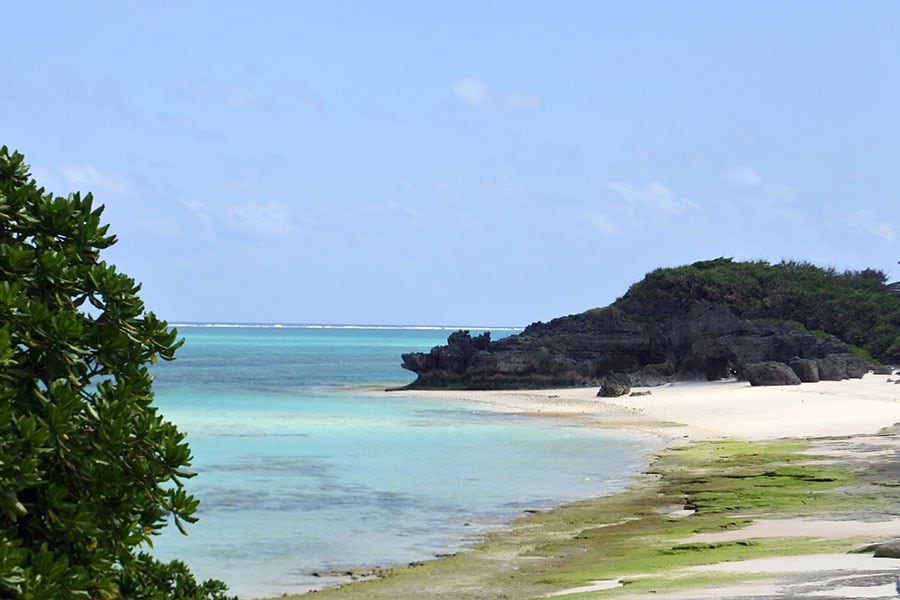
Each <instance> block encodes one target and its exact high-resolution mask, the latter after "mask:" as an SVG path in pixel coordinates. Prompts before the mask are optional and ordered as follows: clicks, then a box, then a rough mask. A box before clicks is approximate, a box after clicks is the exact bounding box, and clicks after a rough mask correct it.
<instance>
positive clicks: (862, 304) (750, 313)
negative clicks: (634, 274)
mask: <svg viewBox="0 0 900 600" xmlns="http://www.w3.org/2000/svg"><path fill="white" fill-rule="evenodd" d="M886 281H887V276H886V275H885V274H884V273H883V272H882V271H877V270H873V269H865V270H863V271H844V272H838V271H836V270H834V269H831V268H828V269H824V268H821V267H817V266H815V265H812V264H809V263H800V262H793V261H791V262H781V263H778V264H774V265H773V264H769V263H768V262H765V261H758V262H735V261H734V260H732V259H730V258H717V259H714V260H708V261H702V262H696V263H693V264H691V265H686V266H682V267H675V268H665V269H657V270H655V271H653V272H651V273H649V274H647V276H646V277H644V279H643V280H642V281H640V282H638V283H636V284H634V285H632V286H631V288H630V289H629V290H628V292H627V293H626V294H625V296H623V297H622V298H620V299H619V300H617V301H616V305H617V306H625V305H629V304H630V305H632V306H634V305H635V304H638V305H644V306H647V307H654V308H657V309H658V308H659V307H664V306H668V305H671V306H675V305H683V304H688V303H691V302H694V301H697V300H708V301H710V302H716V303H721V304H725V305H726V306H728V307H729V308H730V309H731V310H732V311H734V312H735V313H736V314H738V315H739V316H742V317H745V318H749V319H778V320H780V321H786V322H790V321H793V322H797V323H799V324H801V325H802V326H803V327H805V328H806V329H809V330H814V331H815V330H820V331H825V332H827V333H829V334H831V335H834V336H836V337H838V338H840V339H841V340H843V341H844V342H847V343H848V344H853V345H854V346H858V347H860V348H863V349H864V350H866V351H867V352H868V353H869V354H871V355H872V356H873V357H874V358H876V359H878V360H880V361H884V362H900V293H896V292H892V291H890V290H889V289H888V287H887V286H886V285H885V284H886Z"/></svg>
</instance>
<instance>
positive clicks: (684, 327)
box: [402, 259, 900, 395]
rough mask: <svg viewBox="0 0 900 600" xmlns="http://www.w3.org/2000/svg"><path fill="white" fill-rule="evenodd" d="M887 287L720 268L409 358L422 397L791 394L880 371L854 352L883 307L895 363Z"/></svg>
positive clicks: (798, 270)
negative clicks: (670, 387)
mask: <svg viewBox="0 0 900 600" xmlns="http://www.w3.org/2000/svg"><path fill="white" fill-rule="evenodd" d="M884 280H885V278H884V275H883V274H881V273H878V272H874V271H865V272H862V273H835V272H833V271H827V270H822V269H818V268H817V267H813V266H811V265H797V264H793V263H782V264H780V265H774V266H773V265H768V264H767V263H736V262H733V261H731V260H730V259H716V260H714V261H706V262H702V263H695V264H693V265H689V266H687V267H679V268H678V269H661V270H658V271H655V272H653V273H651V274H649V275H648V276H647V278H645V279H644V280H643V281H641V282H640V283H638V284H635V285H634V286H632V287H631V288H630V289H629V291H628V293H627V294H625V295H624V296H623V297H622V298H620V299H619V300H617V301H616V302H615V303H613V304H612V305H610V306H608V307H606V308H600V309H593V310H589V311H587V312H584V313H580V314H576V315H570V316H566V317H561V318H557V319H553V320H552V321H550V322H548V323H542V322H537V323H534V324H532V325H529V326H528V327H527V328H525V330H524V331H522V333H520V334H518V335H513V336H509V337H506V338H503V339H499V340H492V339H491V337H490V333H484V334H482V335H478V336H474V337H473V336H472V335H470V333H469V332H468V331H457V332H455V333H453V334H451V335H450V337H449V338H448V340H447V345H446V346H438V347H435V348H433V349H432V350H431V351H430V352H428V353H422V352H415V353H409V354H404V355H403V364H402V366H403V368H405V369H408V370H410V371H413V372H415V373H416V374H417V375H418V378H417V379H416V380H415V382H413V383H412V384H411V385H410V387H412V388H422V389H428V388H451V389H485V390H490V389H528V388H531V389H538V388H556V387H582V386H596V385H603V384H604V382H608V383H609V385H608V386H607V388H609V392H608V394H607V395H619V394H621V393H627V390H628V388H629V387H645V386H656V385H661V384H664V383H667V382H670V381H674V380H718V379H724V378H729V377H734V376H737V377H739V378H744V379H747V380H748V381H750V383H751V384H753V385H785V384H797V383H800V382H814V381H819V380H841V379H847V378H858V377H862V375H863V374H864V373H866V372H867V371H868V370H869V368H870V363H873V362H877V360H876V359H875V358H873V357H872V355H871V354H870V353H869V350H868V349H867V348H865V347H864V348H862V349H860V348H859V347H856V346H851V345H850V344H851V343H855V344H860V340H859V339H857V338H858V337H859V336H857V335H856V330H855V329H854V327H855V323H854V320H855V319H856V320H858V319H864V320H868V321H872V320H873V318H874V317H875V316H876V315H873V314H871V302H872V298H873V297H875V298H876V300H877V302H878V303H880V304H876V306H881V307H882V308H883V309H884V310H883V311H882V312H885V311H887V312H888V315H887V317H885V318H884V319H882V320H884V321H885V323H886V324H887V326H890V327H893V328H894V329H893V330H889V331H888V333H887V337H886V338H885V339H887V343H882V346H885V347H886V348H887V350H886V353H887V354H888V355H889V356H890V355H891V353H892V352H896V348H897V347H898V342H900V337H898V336H897V335H896V334H897V329H898V328H900V320H898V319H897V315H900V310H897V307H898V306H900V303H898V302H897V300H898V295H897V294H895V293H892V292H890V291H888V290H887V286H885V281H884ZM854 303H855V304H854ZM882 329H884V327H882ZM879 331H880V330H879ZM833 332H838V333H841V334H843V335H842V336H841V337H838V335H834V334H833ZM855 336H856V337H855ZM842 338H844V339H842ZM847 338H849V340H848V339H847ZM848 341H849V342H850V343H848ZM891 343H893V346H891ZM877 349H878V348H876V350H877Z"/></svg>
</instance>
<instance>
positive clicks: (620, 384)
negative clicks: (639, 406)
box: [597, 373, 631, 398]
mask: <svg viewBox="0 0 900 600" xmlns="http://www.w3.org/2000/svg"><path fill="white" fill-rule="evenodd" d="M629 392H631V378H630V377H629V376H628V375H626V374H625V373H610V374H609V375H607V376H606V377H605V378H604V379H603V384H602V385H601V386H600V391H599V392H597V396H598V397H602V398H618V397H619V396H625V395H627V394H628V393H629Z"/></svg>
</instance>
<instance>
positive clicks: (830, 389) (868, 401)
mask: <svg viewBox="0 0 900 600" xmlns="http://www.w3.org/2000/svg"><path fill="white" fill-rule="evenodd" d="M887 379H888V376H886V375H872V374H868V375H866V376H865V377H863V378H862V379H853V380H846V381H821V382H819V383H804V384H802V385H795V386H773V387H752V386H751V385H750V384H749V383H747V382H745V381H735V380H730V381H714V382H677V383H675V384H669V385H665V386H660V387H655V388H643V390H642V391H645V390H649V391H650V392H651V394H650V395H649V396H622V397H619V398H597V397H596V393H597V388H575V389H555V390H516V391H426V390H405V391H401V392H392V393H400V394H402V395H408V396H414V397H417V398H435V399H447V400H457V401H466V402H475V403H479V404H481V405H483V406H486V407H489V408H491V409H492V410H500V411H506V412H515V413H521V414H536V415H545V416H555V417H561V416H565V417H577V418H581V419H585V420H587V421H590V422H592V423H595V424H597V425H600V426H607V427H611V428H640V429H644V430H648V431H653V432H656V433H658V434H660V435H662V436H664V437H667V438H670V439H677V438H682V437H685V436H687V437H690V438H695V439H711V438H722V437H733V438H740V439H747V440H764V439H775V438H782V437H824V436H842V435H854V434H861V433H876V432H878V431H879V430H880V429H881V428H882V427H885V426H888V425H892V424H894V423H897V422H900V385H895V384H893V383H888V382H887Z"/></svg>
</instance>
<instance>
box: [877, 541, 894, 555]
mask: <svg viewBox="0 0 900 600" xmlns="http://www.w3.org/2000/svg"><path fill="white" fill-rule="evenodd" d="M875 558H900V539H896V540H891V541H889V542H883V543H881V544H877V545H876V546H875Z"/></svg>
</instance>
